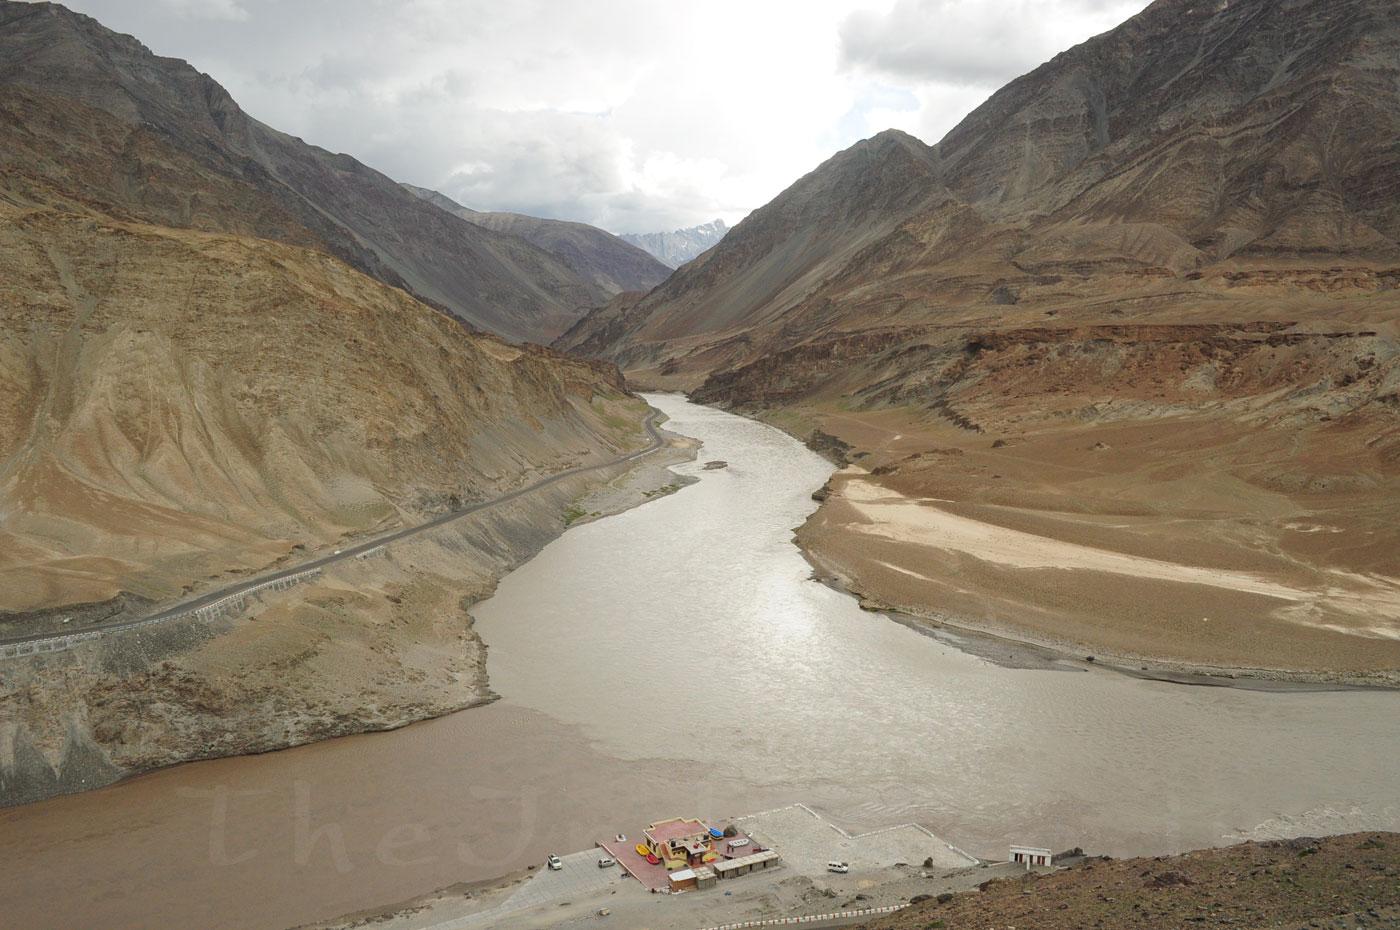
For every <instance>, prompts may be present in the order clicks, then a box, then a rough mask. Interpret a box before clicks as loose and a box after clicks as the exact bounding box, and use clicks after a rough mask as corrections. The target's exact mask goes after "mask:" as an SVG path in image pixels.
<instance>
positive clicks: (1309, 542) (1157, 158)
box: [556, 0, 1400, 675]
mask: <svg viewBox="0 0 1400 930" xmlns="http://www.w3.org/2000/svg"><path fill="white" fill-rule="evenodd" d="M1393 14H1394V6H1393V4H1392V3H1389V2H1382V0H1340V2H1338V0H1236V2H1231V3H1229V4H1204V3H1198V2H1194V0H1158V2H1156V3H1154V4H1152V5H1151V6H1150V7H1149V8H1148V9H1147V10H1145V11H1144V12H1142V13H1141V14H1139V15H1138V16H1136V17H1134V18H1132V19H1131V20H1129V21H1128V22H1126V23H1124V24H1123V25H1122V26H1120V27H1118V28H1117V29H1114V30H1112V31H1111V32H1108V33H1105V34H1104V35H1101V36H1098V37H1096V38H1094V39H1091V40H1089V41H1088V42H1086V43H1084V44H1082V45H1080V46H1077V47H1075V48H1073V49H1070V50H1069V51H1067V52H1064V53H1063V54H1061V55H1059V56H1057V57H1056V58H1055V59H1053V60H1052V61H1050V62H1048V63H1047V64H1045V65H1043V66H1042V67H1040V68H1038V69H1036V70H1035V71H1033V72H1031V73H1029V74H1027V75H1025V76H1024V77H1021V78H1019V79H1017V80H1016V81H1013V82H1012V83H1011V84H1009V85H1007V86H1006V87H1005V88H1003V89H1002V90H1000V91H998V92H997V93H996V94H994V95H993V96H992V97H991V98H990V99H989V100H988V101H987V102H986V103H985V104H983V105H982V106H981V107H979V108H978V109H977V110H975V111H974V112H973V113H972V114H970V115H969V116H968V117H967V118H966V119H964V120H963V121H962V122H961V123H960V124H959V125H958V126H957V127H956V128H954V129H953V130H952V131H951V132H950V133H949V134H948V135H947V136H946V137H945V138H944V139H943V140H942V141H940V142H939V143H938V144H937V145H933V146H928V145H925V144H924V143H922V142H920V141H919V140H917V139H914V138H912V137H910V136H907V135H905V134H903V133H899V132H894V131H890V132H886V133H882V134H881V135H879V136H876V137H875V138H873V139H869V140H866V141H864V142H861V143H858V144H857V145H855V146H853V147H852V148H850V149H848V150H846V151H844V152H841V153H839V154H838V155H836V156H834V157H833V158H831V159H830V160H829V161H827V162H826V163H824V164H823V165H821V166H819V167H818V168H817V169H816V170H815V171H813V172H812V173H811V174H809V175H807V176H806V177H804V178H802V179H800V180H799V181H798V182H797V183H795V184H794V185H793V186H792V187H790V188H789V189H788V190H787V191H785V192H784V193H783V194H781V195H780V196H779V197H778V198H777V199H775V200H774V201H773V202H772V203H770V204H768V205H766V206H765V207H763V208H761V209H759V210H757V211H755V212H754V213H753V214H752V215H750V216H749V217H748V218H747V219H745V220H744V222H742V223H740V224H739V225H738V226H737V227H735V229H734V230H733V231H731V232H730V233H729V235H727V236H726V237H725V238H724V240H723V241H722V242H720V244H719V245H718V246H716V247H715V248H714V249H712V250H711V251H710V252H708V253H706V254H705V255H703V256H701V257H700V258H699V259H697V260H696V261H694V262H692V263H691V264H689V265H687V266H686V267H684V268H682V269H680V270H679V271H677V272H676V273H675V274H674V275H672V276H671V277H670V278H669V279H668V280H667V281H666V282H665V283H664V284H663V285H662V286H660V287H659V288H657V289H656V290H655V291H653V292H651V293H650V294H648V295H646V296H645V297H643V298H641V299H640V300H635V301H627V302H623V303H618V302H614V303H613V304H612V305H610V306H608V307H604V308H600V309H599V310H596V311H594V312H593V313H592V314H591V315H590V316H588V317H586V318H585V319H584V320H582V321H580V322H579V323H578V324H576V325H575V326H574V327H573V328H572V329H571V330H570V331H569V332H568V333H566V334H565V335H564V336H563V337H561V338H560V340H558V342H557V343H556V344H557V345H558V346H560V347H561V348H566V349H570V350H573V351H578V352H582V353H584V354H588V355H593V356H596V357H603V358H610V359H613V360H616V361H618V362H619V363H620V364H622V365H623V367H624V368H625V369H626V370H627V371H628V375H629V377H630V378H631V379H633V380H634V381H637V382H639V383H652V384H657V385H666V386H671V387H682V388H686V389H691V390H694V391H695V396H696V397H697V398H698V399H700V400H704V401H708V402H714V403H720V404H725V405H728V406H732V407H736V408H739V409H743V410H747V411H751V412H754V413H757V414H760V415H763V416H765V417H768V418H770V419H772V420H773V422H775V423H777V424H779V425H782V426H784V427H785V428H787V429H789V430H791V431H793V432H795V433H798V434H801V435H809V434H812V433H813V431H816V430H819V431H821V432H822V433H823V434H825V435H823V436H821V437H818V438H819V439H821V440H822V442H823V444H824V447H825V448H829V449H836V450H841V449H846V450H848V451H847V453H846V454H847V456H849V457H850V458H852V459H854V460H856V461H858V462H859V464H860V465H861V466H863V467H864V468H867V469H870V470H871V471H872V472H873V474H872V475H870V476H866V477H861V478H860V484H859V486H855V487H849V488H848V486H847V485H848V480H849V479H848V477H847V476H841V477H839V478H838V479H837V480H836V481H835V482H833V486H832V488H831V489H830V491H829V501H828V503H827V505H826V506H824V507H823V508H822V509H821V510H820V511H819V512H818V514H817V515H816V516H815V517H814V518H813V520H812V521H811V522H810V523H809V525H808V526H807V527H806V528H805V529H804V540H805V542H806V543H807V544H808V545H809V547H810V550H811V552H812V555H813V558H814V560H816V561H817V562H818V564H819V565H821V566H822V567H823V568H824V569H825V570H827V571H828V572H829V573H830V574H832V575H834V576H836V577H838V578H840V579H842V580H844V581H845V582H846V583H848V584H850V585H851V586H853V587H855V588H857V589H858V590H861V591H862V592H864V593H865V594H866V595H867V596H868V597H869V598H870V600H871V601H872V602H874V603H886V604H891V605H894V606H899V607H903V608H905V609H908V610H910V611H913V612H916V613H921V614H923V615H926V616H930V617H932V616H937V617H940V618H943V619H944V620H948V619H955V620H956V621H957V622H961V623H964V624H966V625H974V626H988V627H990V628H992V629H996V630H999V631H1007V630H1010V631H1013V632H1015V633H1016V635H1018V636H1022V637H1024V638H1031V639H1037V640H1040V641H1044V642H1047V643H1050V644H1054V645H1060V646H1063V647H1064V648H1067V649H1073V650H1076V651H1078V650H1084V651H1109V652H1111V653H1113V654H1115V655H1118V656H1120V657H1121V658H1123V659H1124V660H1125V661H1137V660H1139V659H1152V660H1158V661H1160V662H1166V663H1176V662H1181V663H1186V664H1195V665H1212V664H1221V665H1229V666H1232V667H1238V666H1262V667H1263V671H1267V670H1271V669H1272V670H1287V671H1289V673H1290V674H1292V673H1305V672H1306V673H1311V672H1317V673H1325V672H1327V671H1329V670H1336V669H1344V670H1346V671H1347V672H1348V673H1356V674H1360V675H1365V674H1369V672H1368V671H1367V670H1386V669H1389V670H1394V669H1396V668H1400V645H1397V642H1400V627H1398V626H1397V625H1396V622H1395V617H1396V616H1397V614H1396V613H1395V611H1394V609H1393V608H1394V605H1395V604H1396V603H1400V580H1397V579H1400V555H1397V554H1400V532H1398V531H1397V530H1396V529H1395V527H1396V526H1397V525H1400V523H1398V522H1397V519H1396V518H1397V517H1400V511H1397V509H1396V508H1397V507H1400V400H1397V398H1400V343H1398V342H1397V336H1398V335H1400V327H1398V326H1397V320H1400V289H1398V288H1397V286H1400V83H1398V81H1397V79H1398V78H1400V26H1397V20H1396V19H1395V17H1394V15H1393ZM848 491H849V492H850V493H847V492H848ZM901 496H903V497H904V498H907V499H908V501H910V502H912V506H913V508H914V509H913V510H912V511H907V510H902V509H898V508H897V507H896V501H897V499H900V498H901ZM933 499H937V500H938V501H940V502H941V503H935V502H934V500H933ZM919 501H922V502H923V503H919ZM940 508H941V510H942V511H948V512H949V514H951V515H952V516H956V517H961V518H968V519H971V520H973V521H975V522H976V523H977V524H979V525H981V528H980V529H978V528H977V527H974V526H969V525H966V524H958V528H960V530H963V531H966V532H964V533H963V534H962V535H958V534H956V533H951V529H950V528H951V527H953V524H952V523H951V522H950V520H951V517H950V516H949V514H943V513H935V512H934V511H935V510H939V509H940ZM906 518H908V519H907V520H906ZM974 530H975V531H976V532H973V531H974ZM1013 530H1014V531H1015V532H1018V533H1024V534H1026V536H1029V537H1034V540H1046V539H1048V540H1050V541H1051V542H1053V543H1056V544H1065V545H1068V544H1073V545H1074V546H1078V547H1081V549H1085V550H1092V551H1089V552H1085V551H1080V550H1079V549H1076V550H1073V551H1068V550H1065V549H1063V548H1054V547H1052V549H1053V551H1051V550H1049V549H1047V550H1046V553H1047V554H1046V555H1045V556H1044V558H1043V560H1037V559H1031V560H1029V561H1028V560H1027V559H1026V558H1024V557H1022V556H1020V555H1017V554H1016V552H1017V551H1018V550H1020V549H1022V548H1023V547H1024V546H1025V545H1028V544H1030V543H1031V542H1033V541H1034V540H1031V539H1027V538H1025V537H1023V536H1012V535H1011V533H1012V531H1013ZM978 533H982V534H987V535H999V536H1001V537H1002V538H1001V539H999V540H997V542H996V545H992V544H990V543H988V542H987V540H985V539H980V538H978V537H977V534H978ZM950 534H951V535H950ZM1035 545H1041V543H1039V542H1036V543H1035ZM1105 554H1112V555H1115V556H1117V555H1132V556H1134V557H1141V558H1143V559H1147V560H1150V561H1153V562H1160V563H1177V562H1183V563H1187V564H1185V565H1184V566H1178V567H1186V568H1192V569H1198V568H1209V569H1212V570H1214V569H1221V570H1224V569H1228V570H1229V572H1233V573H1235V574H1233V575H1230V577H1229V578H1228V579H1225V580H1222V578H1221V577H1217V576H1210V577H1209V578H1207V577H1206V576H1201V575H1192V574H1190V573H1189V572H1188V573H1185V574H1182V573H1180V572H1178V571H1177V570H1176V569H1168V568H1164V567H1162V566H1161V565H1153V566H1147V565H1144V564H1141V563H1135V562H1134V563H1129V562H1121V561H1116V560H1115V559H1114V558H1108V557H1107V556H1106V555H1105ZM1075 566H1077V567H1075ZM1051 567H1061V568H1060V570H1056V571H1047V569H1049V568H1051ZM1244 576H1248V578H1249V579H1253V580H1252V581H1251V580H1246V578H1245V577H1244ZM1261 578H1267V579H1270V581H1271V583H1272V584H1273V585H1274V586H1273V587H1268V586H1260V585H1255V584H1254V583H1253V581H1257V580H1258V579H1261ZM1329 592H1330V593H1329ZM1203 618H1205V619H1203Z"/></svg>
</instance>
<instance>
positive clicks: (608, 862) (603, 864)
mask: <svg viewBox="0 0 1400 930" xmlns="http://www.w3.org/2000/svg"><path fill="white" fill-rule="evenodd" d="M615 865H617V860H616V859H609V858H608V857H607V856H604V857H602V858H601V859H599V860H598V868H600V869H610V868H612V867H613V866H615Z"/></svg>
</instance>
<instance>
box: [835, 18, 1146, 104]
mask: <svg viewBox="0 0 1400 930" xmlns="http://www.w3.org/2000/svg"><path fill="white" fill-rule="evenodd" d="M1146 5H1147V3H1146V0H1053V2H1045V0H1000V2H997V3H988V2H986V0H896V2H895V3H894V5H893V6H892V7H890V8H889V9H887V10H883V11H878V12H877V11H873V10H863V11H859V12H856V13H852V14H851V15H850V16H848V17H847V18H846V19H845V21H843V22H842V23H841V26H840V35H841V57H842V61H843V63H845V64H847V65H850V66H853V67H855V68H858V69H867V70H870V71H873V72H875V73H879V74H881V75H883V76H885V77H886V78H887V79H896V80H908V81H913V82H920V83H922V82H937V83H943V84H952V85H973V86H979V87H985V86H988V85H1001V84H1004V83H1006V82H1007V81H1008V80H1010V79H1011V78H1014V77H1016V76H1018V75H1020V74H1024V73H1025V72H1027V71H1030V70H1031V69H1033V68H1035V67H1036V66H1038V65H1040V64H1041V63H1043V62H1045V61H1047V60H1049V59H1050V58H1052V57H1054V55H1055V54H1056V53H1058V52H1061V51H1063V50H1064V49H1066V48H1068V47H1070V46H1072V45H1075V44H1078V43H1079V42H1082V41H1084V40H1085V39H1087V38H1088V37H1090V36H1092V35H1095V34H1097V33H1100V32H1104V31H1106V30H1108V29H1111V28H1113V27H1114V26H1116V25H1118V24H1119V23H1121V22H1122V21H1123V20H1125V19H1127V18H1128V17H1130V16H1132V15H1133V14H1135V13H1137V12H1139V11H1140V10H1142V9H1143V8H1144V7H1145V6H1146Z"/></svg>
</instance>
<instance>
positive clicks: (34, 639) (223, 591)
mask: <svg viewBox="0 0 1400 930" xmlns="http://www.w3.org/2000/svg"><path fill="white" fill-rule="evenodd" d="M660 416H661V412H660V411H659V410H653V411H652V412H651V413H650V414H648V415H647V418H646V420H644V421H643V423H642V426H643V427H644V428H645V429H646V431H647V435H648V436H650V437H651V442H650V443H648V445H647V447H646V448H644V449H639V450H637V451H636V452H631V453H628V454H627V455H624V456H620V457H618V458H615V459H612V460H610V461H607V462H599V463H597V464H595V465H579V466H576V467H574V468H570V469H567V470H565V471H561V472H558V473H557V474H553V475H550V476H549V477H547V478H541V479H540V480H539V481H536V482H533V483H532V484H527V485H525V486H524V487H522V488H517V489H516V490H514V491H511V492H509V493H507V494H502V495H501V496H500V497H496V498H492V499H491V500H488V501H481V502H480V503H476V504H472V505H470V506H468V507H463V508H462V509H461V510H453V511H451V512H449V513H445V514H443V515H442V516H439V517H434V518H433V519H431V520H429V521H428V522H426V523H420V524H418V525H416V526H410V527H405V528H404V529H399V530H393V531H391V532H389V533H385V534H383V535H381V536H377V537H375V538H373V539H369V540H366V541H365V542H362V543H356V544H355V545H353V546H347V547H345V548H343V549H338V550H336V551H335V552H332V553H330V554H329V555H323V556H318V557H316V558H313V559H309V560H307V561H305V562H300V563H298V564H296V565H290V566H287V567H285V568H280V569H277V570H275V571H271V572H267V573H265V574H262V575H257V576H255V577H252V578H245V579H243V580H242V581H239V582H237V583H235V584H231V585H228V586H226V587H223V588H219V589H218V590H216V591H209V592H207V593H205V594H201V595H200V596H198V597H194V598H190V599H189V600H185V601H181V602H180V603H178V604H175V605H173V606H171V607H168V608H166V609H165V610H162V611H159V612H158V613H154V614H151V615H149V616H146V617H137V618H135V619H132V620H123V621H120V622H117V623H110V624H105V625H101V626H91V627H82V628H79V629H75V630H64V631H62V632H49V633H32V634H29V635H26V636H11V637H5V638H0V647H5V646H17V645H29V644H38V643H47V642H49V641H52V640H67V639H70V638H72V637H74V636H77V635H82V634H90V633H104V634H105V633H115V632H119V631H121V630H130V629H133V628H135V627H139V626H147V625H150V624H154V623H160V622H162V621H165V620H171V619H174V618H175V617H179V616H182V615H184V614H188V613H192V612H194V611H196V610H199V609H200V608H201V607H207V606H210V605H212V604H215V603H216V602H219V601H222V600H224V599H226V598H231V597H236V596H238V595H239V594H243V593H246V592H249V591H252V590H253V589H255V588H262V587H265V586H267V585H269V584H272V583H274V582H277V581H281V580H284V579H289V578H291V577H293V576H296V575H301V574H302V573H304V572H311V571H316V570H318V569H322V568H325V567H326V566H328V565H334V564H335V563H337V562H343V561H345V560H346V559H353V558H355V557H356V556H360V555H364V554H365V553H367V552H370V551H372V550H375V549H378V548H380V547H381V546H387V545H388V544H389V543H393V542H398V541H399V540H401V539H407V538H408V537H410V536H416V535H418V534H419V533H425V532H427V531H429V530H433V529H437V528H438V527H440V526H444V525H446V524H448V523H451V522H452V521H454V520H460V519H461V518H463V517H466V516H470V515H471V514H474V513H480V512H481V511H483V510H489V509H490V508H492V507H496V506H498V505H500V504H505V503H509V502H510V501H513V500H516V499H517V498H520V497H524V496H525V495H526V494H530V493H532V492H534V491H538V490H539V489H540V488H544V487H548V486H549V485H551V484H555V483H557V482H559V481H562V480H564V479H565V478H570V477H573V476H574V475H582V474H586V473H588V472H593V471H600V470H602V469H604V468H614V467H616V466H618V465H623V464H625V463H627V462H631V461H635V460H637V459H640V458H642V457H643V456H647V455H650V454H652V453H653V452H655V451H657V450H658V449H660V448H661V447H662V446H663V445H664V444H665V440H664V439H662V437H661V434H660V433H659V432H658V431H657V421H658V419H659V418H660ZM26 654H28V653H26Z"/></svg>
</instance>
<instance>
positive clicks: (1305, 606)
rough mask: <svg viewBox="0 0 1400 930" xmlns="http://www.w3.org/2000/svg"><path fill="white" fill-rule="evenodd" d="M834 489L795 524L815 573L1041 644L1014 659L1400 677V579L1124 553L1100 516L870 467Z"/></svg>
mask: <svg viewBox="0 0 1400 930" xmlns="http://www.w3.org/2000/svg"><path fill="white" fill-rule="evenodd" d="M821 496H822V497H823V498H824V501H823V504H822V506H821V508H820V509H819V510H818V511H817V512H816V513H814V514H813V515H812V517H811V518H810V519H809V520H808V521H807V523H806V524H805V525H804V526H803V527H801V528H800V529H799V531H798V533H797V541H798V544H799V545H800V547H801V548H802V550H803V552H804V553H805V554H806V555H807V557H808V560H809V561H810V562H811V563H812V564H813V566H814V567H815V569H816V571H817V575H818V577H820V578H821V579H822V580H825V581H827V582H829V583H834V584H837V585H838V586H840V587H843V588H845V589H846V590H849V591H850V592H851V593H853V594H855V595H856V596H857V597H859V598H860V599H861V601H862V604H863V606H866V607H868V608H870V609H884V610H889V611H893V612H896V613H898V614H901V615H904V616H907V617H909V618H913V619H914V620H915V621H917V622H918V623H919V624H920V625H923V626H925V627H930V628H951V629H953V630H962V631H965V632H969V633H973V634H978V635H981V636H991V637H996V638H998V639H1000V640H1001V641H1002V643H1006V644H1008V646H1009V647H1010V648H1009V651H1010V652H1016V651H1017V650H1016V649H1015V645H1014V644H1018V643H1019V644H1023V645H1025V646H1029V647H1033V648H1034V649H1035V650H1036V652H1037V654H1036V655H1027V654H1026V653H1025V651H1024V650H1021V651H1020V653H1019V654H1018V655H1016V656H1014V657H1010V661H1012V662H1014V663H1016V664H1024V663H1026V662H1040V663H1042V664H1043V663H1044V662H1045V661H1046V660H1047V654H1048V655H1049V656H1055V655H1058V656H1061V657H1063V658H1065V659H1072V660H1078V661H1081V662H1082V661H1085V660H1089V661H1094V662H1096V663H1098V664H1106V665H1109V666H1115V667H1120V668H1122V669H1123V670H1125V671H1129V672H1131V673H1133V674H1147V675H1148V676H1150V677H1158V678H1162V679H1164V680H1179V681H1182V682H1184V683H1193V684H1195V683H1213V684H1225V683H1238V682H1239V681H1241V680H1250V679H1257V680H1262V681H1272V682H1299V683H1307V684H1312V685H1369V686H1388V687H1394V686H1400V581H1396V580H1395V579H1391V578H1388V577H1384V576H1378V575H1364V574H1361V573H1356V572H1348V571H1342V570H1326V569H1312V570H1310V571H1305V570H1298V571H1295V572H1293V573H1292V574H1291V575H1289V574H1279V573H1273V572H1270V571H1269V570H1268V568H1269V567H1270V566H1266V565H1263V564H1260V565H1259V566H1252V567H1251V568H1252V569H1253V570H1245V569H1243V568H1233V567H1230V568H1226V567H1219V566H1211V565H1202V564H1190V563H1189V562H1185V561H1175V560H1173V559H1171V558H1167V557H1164V556H1166V555H1167V554H1168V553H1167V552H1158V553H1154V555H1155V557H1153V556H1148V555H1145V554H1138V553H1135V552H1131V551H1122V550H1121V549H1114V548H1110V547H1108V546H1107V545H1104V544H1103V543H1105V542H1106V541H1109V540H1110V539H1111V537H1112V533H1111V530H1110V531H1107V532H1104V533H1103V534H1101V535H1099V536H1097V537H1096V536H1095V535H1094V533H1093V530H1094V528H1095V526H1096V525H1098V524H1100V523H1102V521H1097V520H1094V519H1083V518H1081V517H1080V516H1079V515H1066V514H1046V513H1034V512H1028V511H1024V510H1023V511H1020V512H1016V511H1015V509H1014V508H1008V507H1005V506H1000V507H996V508H991V507H978V506H974V505H969V504H967V503H966V502H958V501H953V500H949V499H932V498H926V497H913V496H910V495H906V494H902V493H900V492H899V491H897V490H894V489H892V488H889V487H887V486H885V485H883V484H881V483H880V482H879V481H878V479H876V478H874V477H872V476H871V475H870V473H869V472H867V471H866V470H865V469H862V468H858V467H848V468H846V469H843V470H841V471H839V472H837V473H836V474H834V475H833V476H832V479H831V480H830V481H829V482H828V485H827V488H826V490H825V491H824V493H823V494H822V495H821ZM994 521H997V522H994ZM1018 524H1019V525H1018ZM1057 529H1058V530H1060V531H1061V534H1062V535H1054V533H1055V531H1056V530H1057ZM1065 537H1069V538H1065ZM1096 543H1097V544H1096ZM1182 552H1183V554H1190V553H1192V552H1193V550H1191V549H1190V548H1189V547H1188V548H1184V549H1183V550H1182ZM1188 557H1189V555H1188ZM1105 615H1110V616H1111V620H1107V619H1106V617H1105ZM972 651H977V652H979V654H987V655H988V657H993V658H994V657H995V656H996V654H997V653H998V652H999V651H1000V650H998V649H997V648H995V647H993V648H990V649H988V648H978V647H974V648H973V649H972ZM1090 656H1092V659H1088V657H1090ZM1051 661H1053V660H1051Z"/></svg>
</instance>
